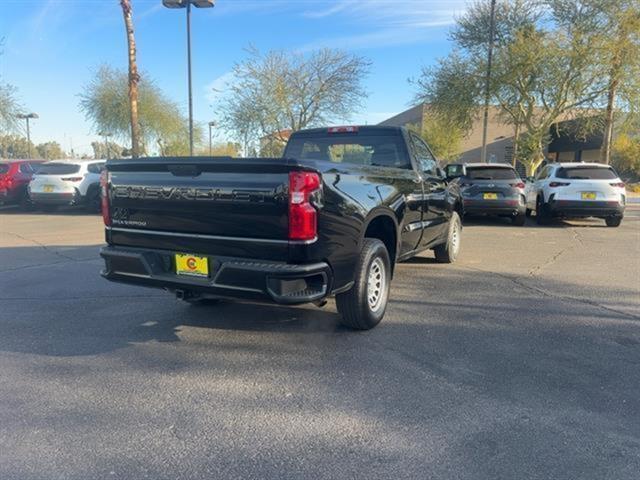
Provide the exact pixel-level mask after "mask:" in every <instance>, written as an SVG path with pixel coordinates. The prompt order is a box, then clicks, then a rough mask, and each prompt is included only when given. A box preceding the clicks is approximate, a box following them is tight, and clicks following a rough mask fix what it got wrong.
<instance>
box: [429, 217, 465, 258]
mask: <svg viewBox="0 0 640 480" xmlns="http://www.w3.org/2000/svg"><path fill="white" fill-rule="evenodd" d="M461 235H462V223H461V222H460V217H459V216H458V213H457V212H453V213H452V214H451V219H450V220H449V231H448V232H447V241H446V242H445V243H443V244H442V245H438V246H437V247H436V248H434V249H433V253H434V254H435V256H436V261H437V262H438V263H453V262H455V261H456V258H458V252H459V251H460V240H461Z"/></svg>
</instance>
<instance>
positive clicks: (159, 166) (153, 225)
mask: <svg viewBox="0 0 640 480" xmlns="http://www.w3.org/2000/svg"><path fill="white" fill-rule="evenodd" d="M101 192H102V213H103V219H104V223H105V235H106V242H107V245H106V246H105V247H104V248H102V250H101V256H102V257H103V258H104V260H105V268H104V270H103V271H102V275H103V276H104V277H105V278H106V279H108V280H111V281H115V282H123V283H129V284H135V285H143V286H148V287H156V288H163V289H166V290H168V291H170V292H173V293H175V294H176V295H177V296H178V297H179V298H180V299H182V300H185V301H187V302H190V303H199V302H217V301H218V300H219V299H224V298H231V299H244V300H248V301H257V302H265V301H267V302H276V303H279V304H289V305H293V304H301V303H311V302H313V303H316V304H318V305H322V304H324V303H325V301H326V299H327V298H328V297H335V299H336V305H337V308H338V311H339V313H340V314H341V316H342V322H343V323H344V324H345V325H346V326H348V327H351V328H354V329H362V330H364V329H370V328H373V327H374V326H375V325H377V324H378V323H379V322H380V320H381V319H382V317H383V316H384V313H385V309H386V306H387V301H388V298H389V287H390V282H391V278H392V276H393V272H394V267H395V265H396V264H397V263H398V262H400V261H403V260H406V259H408V258H410V257H412V256H414V255H416V254H417V253H419V252H421V251H424V250H427V249H432V250H433V251H434V253H435V258H436V261H438V262H443V263H450V262H453V261H455V259H456V257H457V255H458V252H459V249H460V240H461V231H462V224H461V221H460V212H461V211H462V208H463V207H462V201H461V197H460V192H459V188H458V186H457V184H456V183H455V182H452V183H450V184H449V183H448V182H447V180H446V178H445V175H444V172H443V170H442V169H441V168H440V165H439V164H438V161H437V160H436V159H435V157H434V156H433V154H432V153H431V150H430V149H429V147H428V146H427V145H426V143H424V142H423V140H422V139H421V138H420V137H419V136H418V135H416V134H414V133H413V132H410V131H408V130H406V129H404V128H397V127H382V126H359V127H357V126H349V127H331V128H321V129H310V130H303V131H299V132H296V133H294V134H293V135H292V136H291V138H290V140H289V142H288V144H287V146H286V149H285V151H284V155H283V157H282V158H242V159H234V158H230V157H220V158H211V157H185V158H170V157H168V158H139V159H116V160H109V161H108V162H107V165H106V169H105V171H104V173H103V176H102V181H101Z"/></svg>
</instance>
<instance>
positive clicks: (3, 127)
mask: <svg viewBox="0 0 640 480" xmlns="http://www.w3.org/2000/svg"><path fill="white" fill-rule="evenodd" d="M3 40H4V39H2V38H0V48H2V44H3V43H4V41H3ZM0 55H2V51H1V50H0ZM21 110H22V106H21V105H20V102H19V101H18V98H17V90H16V88H15V87H14V86H12V85H9V84H8V83H5V82H3V80H2V77H0V134H2V133H8V132H15V131H16V130H18V127H19V124H18V119H17V118H16V115H17V114H18V113H19V112H20V111H21Z"/></svg>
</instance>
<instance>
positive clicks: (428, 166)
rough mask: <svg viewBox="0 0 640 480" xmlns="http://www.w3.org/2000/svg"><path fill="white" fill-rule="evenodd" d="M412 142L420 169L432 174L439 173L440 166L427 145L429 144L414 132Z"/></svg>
mask: <svg viewBox="0 0 640 480" xmlns="http://www.w3.org/2000/svg"><path fill="white" fill-rule="evenodd" d="M411 142H412V143H413V149H414V153H415V155H416V161H417V162H418V168H419V169H420V171H422V172H425V173H428V174H430V175H435V174H436V173H437V172H436V168H437V167H438V164H437V163H436V159H435V157H434V156H433V154H432V153H431V151H430V150H429V147H427V144H426V143H424V142H423V141H422V139H421V138H420V137H418V136H417V135H415V134H413V133H412V134H411Z"/></svg>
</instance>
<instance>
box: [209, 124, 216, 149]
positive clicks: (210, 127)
mask: <svg viewBox="0 0 640 480" xmlns="http://www.w3.org/2000/svg"><path fill="white" fill-rule="evenodd" d="M215 126H216V122H214V121H211V122H209V156H210V157H212V156H213V155H212V153H211V152H212V151H213V150H212V146H211V129H212V128H213V127H215Z"/></svg>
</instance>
